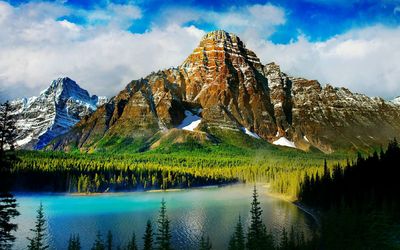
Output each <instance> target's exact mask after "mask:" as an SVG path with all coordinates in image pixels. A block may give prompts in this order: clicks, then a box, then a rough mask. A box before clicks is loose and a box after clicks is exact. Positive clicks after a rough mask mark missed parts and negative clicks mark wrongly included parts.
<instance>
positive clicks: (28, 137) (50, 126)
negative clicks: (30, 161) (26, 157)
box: [11, 77, 107, 149]
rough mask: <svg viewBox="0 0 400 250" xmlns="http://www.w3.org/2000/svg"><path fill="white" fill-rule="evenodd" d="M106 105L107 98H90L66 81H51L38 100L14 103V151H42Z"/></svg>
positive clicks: (15, 101) (85, 92) (71, 81)
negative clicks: (15, 130) (15, 137)
mask: <svg viewBox="0 0 400 250" xmlns="http://www.w3.org/2000/svg"><path fill="white" fill-rule="evenodd" d="M106 102H107V98H106V97H98V96H96V95H93V96H90V95H89V93H88V92H87V91H86V90H84V89H82V88H81V87H79V85H78V84H76V82H75V81H73V80H71V79H70V78H68V77H65V78H59V79H57V80H54V81H53V82H52V83H51V84H50V86H49V87H48V88H47V89H45V90H44V91H42V92H41V93H40V95H39V96H37V97H36V96H35V97H30V98H22V99H18V100H14V101H12V102H11V106H12V109H13V112H12V114H13V115H14V117H15V119H16V127H17V134H18V137H17V141H16V147H17V148H26V149H41V148H43V147H44V146H46V145H47V143H49V142H50V141H51V140H52V139H54V138H55V137H56V136H58V135H61V134H64V133H66V132H68V130H69V129H70V128H71V127H72V126H73V125H75V124H76V123H77V122H78V121H79V120H80V119H81V118H82V117H84V116H86V115H89V114H91V113H93V112H94V111H95V110H96V109H97V107H98V106H100V105H102V104H104V103H106Z"/></svg>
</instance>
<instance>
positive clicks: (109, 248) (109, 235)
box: [106, 230, 113, 250]
mask: <svg viewBox="0 0 400 250" xmlns="http://www.w3.org/2000/svg"><path fill="white" fill-rule="evenodd" d="M106 246H107V247H106V249H107V250H112V246H113V236H112V233H111V231H110V230H108V233H107V242H106Z"/></svg>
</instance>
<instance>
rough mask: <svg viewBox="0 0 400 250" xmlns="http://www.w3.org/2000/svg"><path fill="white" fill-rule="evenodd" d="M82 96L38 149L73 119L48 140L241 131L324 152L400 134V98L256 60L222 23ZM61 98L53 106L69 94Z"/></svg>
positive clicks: (202, 139) (93, 145)
mask: <svg viewBox="0 0 400 250" xmlns="http://www.w3.org/2000/svg"><path fill="white" fill-rule="evenodd" d="M86 94H87V92H86ZM52 95H54V96H57V95H56V94H52ZM41 96H42V95H41ZM43 98H44V99H46V100H47V99H48V98H47V97H46V98H45V97H43ZM79 99H80V98H79ZM73 100H75V99H73ZM80 100H82V102H81V104H84V105H80V106H79V107H80V108H81V109H79V108H76V109H73V110H75V111H76V112H75V113H74V115H72V116H70V117H73V118H70V119H65V120H64V119H61V121H60V122H58V124H60V125H57V126H56V127H57V128H58V127H59V128H60V129H59V130H58V129H57V128H56V129H53V126H54V125H51V128H52V129H50V130H49V133H48V134H49V136H47V135H45V134H43V136H42V137H41V138H43V139H41V138H40V139H39V143H38V145H39V146H38V147H36V148H41V147H42V146H43V145H45V144H46V143H47V142H49V141H50V140H51V139H53V138H54V137H55V135H56V134H57V133H58V131H62V133H58V134H63V133H64V132H66V131H68V127H69V126H71V125H73V124H74V123H75V122H77V121H78V120H79V119H80V118H82V120H81V121H80V122H78V123H77V124H76V125H75V126H74V127H73V128H72V129H71V130H70V131H69V132H68V133H65V134H63V135H62V136H59V137H57V138H56V139H54V140H53V141H52V142H51V143H50V145H49V146H48V148H49V149H54V150H67V151H68V150H73V149H79V150H81V151H98V150H103V149H107V148H119V149H122V150H124V149H129V150H134V151H143V150H149V149H155V148H157V147H160V146H161V145H163V144H166V143H167V144H185V143H193V142H195V143H199V144H202V143H207V144H210V143H211V144H219V143H221V142H224V140H229V138H233V137H235V136H242V137H245V138H247V139H246V140H249V141H267V142H270V143H272V144H275V145H280V146H287V147H294V148H298V149H301V150H306V151H307V150H311V149H318V150H320V151H323V152H326V153H331V152H334V151H336V150H340V149H345V150H349V149H351V150H359V149H364V148H371V147H374V146H379V145H385V144H386V143H387V141H388V140H389V139H391V138H393V137H395V136H399V135H400V102H399V101H400V99H399V98H397V99H395V100H393V101H385V100H383V99H382V98H370V97H368V96H365V95H362V94H356V93H352V92H350V91H349V90H348V89H346V88H335V87H332V86H330V85H326V86H324V87H322V86H321V85H320V83H319V82H318V81H316V80H307V79H304V78H298V77H291V76H288V75H287V74H285V73H283V72H281V70H280V67H279V66H278V65H276V64H275V63H269V64H266V65H263V64H262V63H261V62H260V59H259V58H258V57H257V56H256V54H255V53H254V52H252V51H251V50H249V49H247V48H246V47H245V45H244V43H243V42H242V41H241V40H240V39H239V37H237V36H236V35H234V34H231V33H227V32H225V31H214V32H210V33H208V34H206V35H205V36H204V37H203V38H202V40H201V41H200V44H199V46H198V47H197V48H195V49H194V51H193V53H192V54H190V55H189V56H188V57H187V59H186V60H185V61H184V62H183V63H182V64H181V65H180V66H178V67H176V68H170V69H166V70H161V71H158V72H156V73H152V74H150V75H148V76H147V77H145V78H142V79H139V80H134V81H132V82H130V83H129V84H128V85H127V86H126V87H125V89H123V90H122V91H121V92H120V93H119V94H118V95H116V96H114V97H112V98H111V99H110V100H109V101H108V102H107V103H105V104H104V105H102V106H100V107H99V108H98V109H97V110H96V111H95V112H93V110H95V108H96V106H97V102H98V101H97V100H96V99H92V97H89V95H88V94H87V95H85V97H84V98H82V99H80ZM83 100H84V101H83ZM31 102H32V101H25V103H31ZM49 103H50V102H49ZM54 103H57V102H54ZM64 103H65V104H63V105H61V106H60V110H69V108H68V107H67V106H66V105H67V103H76V102H74V101H65V102H64ZM24 105H28V104H24ZM43 105H44V106H46V105H45V104H43ZM28 106H29V105H28ZM24 107H25V106H24ZM47 109H50V107H49V108H47ZM53 109H54V110H58V109H56V108H53ZM31 112H33V111H31ZM92 112H93V113H92ZM49 113H57V112H56V111H54V112H49ZM69 113H70V112H66V111H64V112H61V113H60V114H59V115H58V116H57V115H53V116H51V117H53V118H52V119H53V120H57V119H54V117H66V114H69ZM86 115H87V116H86ZM43 116H45V114H43ZM49 119H50V118H46V117H43V118H42V120H43V121H47V120H49ZM24 123H25V122H24ZM30 123H31V122H26V123H25V124H30ZM49 124H50V123H49ZM52 124H53V123H52ZM49 127H50V126H49ZM56 132H57V133H56ZM36 134H37V133H36ZM23 138H26V136H24V137H23Z"/></svg>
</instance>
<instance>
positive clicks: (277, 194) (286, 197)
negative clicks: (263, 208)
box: [262, 184, 321, 229]
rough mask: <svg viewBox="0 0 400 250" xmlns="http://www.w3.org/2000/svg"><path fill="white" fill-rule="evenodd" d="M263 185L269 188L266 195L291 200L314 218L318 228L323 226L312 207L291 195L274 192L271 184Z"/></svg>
mask: <svg viewBox="0 0 400 250" xmlns="http://www.w3.org/2000/svg"><path fill="white" fill-rule="evenodd" d="M262 187H263V188H265V189H266V190H267V192H266V195H268V196H270V197H273V198H276V199H279V200H283V201H286V202H289V203H291V204H293V205H295V206H296V207H297V208H298V209H300V210H301V211H303V212H304V213H306V214H308V215H309V216H310V217H311V218H312V219H313V220H314V222H315V224H316V225H317V229H319V228H320V227H321V221H320V219H319V218H318V215H317V214H316V211H314V210H313V209H312V208H309V207H307V206H305V205H303V204H301V202H299V201H297V200H296V199H294V198H293V197H290V196H288V195H284V194H280V193H275V192H272V191H271V189H270V185H269V184H265V185H263V186H262Z"/></svg>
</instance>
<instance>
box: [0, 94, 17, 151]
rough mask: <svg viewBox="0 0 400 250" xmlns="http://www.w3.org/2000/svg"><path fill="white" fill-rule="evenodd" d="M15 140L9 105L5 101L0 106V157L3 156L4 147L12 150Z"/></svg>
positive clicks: (14, 129) (13, 123)
mask: <svg viewBox="0 0 400 250" xmlns="http://www.w3.org/2000/svg"><path fill="white" fill-rule="evenodd" d="M15 138H16V128H15V120H14V119H13V117H12V116H11V105H10V103H9V102H8V101H7V102H5V103H3V104H1V105H0V155H2V156H3V153H4V150H5V149H6V146H8V147H9V148H10V149H11V150H13V149H14V143H15Z"/></svg>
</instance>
